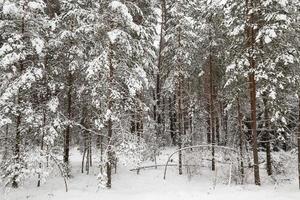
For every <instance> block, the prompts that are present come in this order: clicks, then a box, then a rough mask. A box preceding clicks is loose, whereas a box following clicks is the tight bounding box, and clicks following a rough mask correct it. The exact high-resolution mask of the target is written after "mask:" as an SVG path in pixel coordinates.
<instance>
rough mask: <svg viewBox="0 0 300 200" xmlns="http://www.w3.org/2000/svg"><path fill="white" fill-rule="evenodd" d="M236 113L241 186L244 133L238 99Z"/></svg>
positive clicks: (238, 100)
mask: <svg viewBox="0 0 300 200" xmlns="http://www.w3.org/2000/svg"><path fill="white" fill-rule="evenodd" d="M237 111H238V123H239V140H240V143H239V147H240V167H241V177H242V184H243V183H244V174H245V173H244V155H243V145H244V133H243V127H242V113H241V104H240V98H239V96H238V97H237Z"/></svg>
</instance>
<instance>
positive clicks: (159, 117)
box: [155, 0, 166, 135]
mask: <svg viewBox="0 0 300 200" xmlns="http://www.w3.org/2000/svg"><path fill="white" fill-rule="evenodd" d="M160 4H161V11H162V15H161V20H162V21H161V27H160V36H159V37H160V39H159V50H158V64H157V74H156V89H155V97H156V99H155V100H156V109H155V112H156V114H155V116H156V134H157V135H161V134H162V133H161V132H162V113H161V112H162V109H161V70H162V61H163V59H162V52H163V49H164V37H165V35H164V31H165V17H166V15H165V14H166V2H165V0H161V1H160Z"/></svg>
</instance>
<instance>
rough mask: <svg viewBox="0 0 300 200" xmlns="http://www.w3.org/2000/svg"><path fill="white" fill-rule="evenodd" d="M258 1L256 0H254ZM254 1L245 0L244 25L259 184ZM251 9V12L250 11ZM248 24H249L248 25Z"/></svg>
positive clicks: (253, 145) (255, 171) (256, 169)
mask: <svg viewBox="0 0 300 200" xmlns="http://www.w3.org/2000/svg"><path fill="white" fill-rule="evenodd" d="M256 1H258V0H256ZM254 4H255V2H254V0H246V10H247V13H246V17H247V22H248V25H247V27H246V47H247V48H248V52H249V63H250V70H251V71H250V72H249V76H248V78H249V89H250V105H251V129H252V152H253V162H254V163H253V165H254V181H255V184H256V185H260V176H259V163H258V149H257V148H258V147H257V123H256V80H255V68H256V63H255V57H254V55H253V54H254V50H255V42H256V41H255V38H256V30H255V29H254V26H255V23H256V22H255V17H254V12H253V9H254V8H255V6H254ZM250 11H251V12H250ZM249 24H250V25H249Z"/></svg>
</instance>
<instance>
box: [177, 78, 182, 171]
mask: <svg viewBox="0 0 300 200" xmlns="http://www.w3.org/2000/svg"><path fill="white" fill-rule="evenodd" d="M182 84H183V80H182V77H181V75H180V77H179V81H178V95H177V96H178V98H177V99H178V105H177V106H178V112H177V113H178V115H177V116H178V120H177V121H178V141H177V142H178V148H179V149H181V148H182V133H183V113H182ZM178 170H179V175H181V174H182V151H181V150H179V152H178Z"/></svg>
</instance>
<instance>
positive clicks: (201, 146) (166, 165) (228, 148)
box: [164, 144, 238, 179]
mask: <svg viewBox="0 0 300 200" xmlns="http://www.w3.org/2000/svg"><path fill="white" fill-rule="evenodd" d="M203 147H212V145H207V144H205V145H195V146H189V147H183V148H181V149H177V150H176V151H174V152H173V153H172V154H171V155H170V156H169V157H168V160H167V162H166V164H165V170H164V179H166V174H167V167H168V164H169V162H170V159H171V158H172V156H173V155H174V154H176V153H178V152H179V151H182V150H187V149H193V148H194V149H196V148H203ZM214 147H215V148H220V149H227V150H230V151H233V152H234V153H238V152H237V151H236V150H235V149H233V148H230V147H223V146H214Z"/></svg>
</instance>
